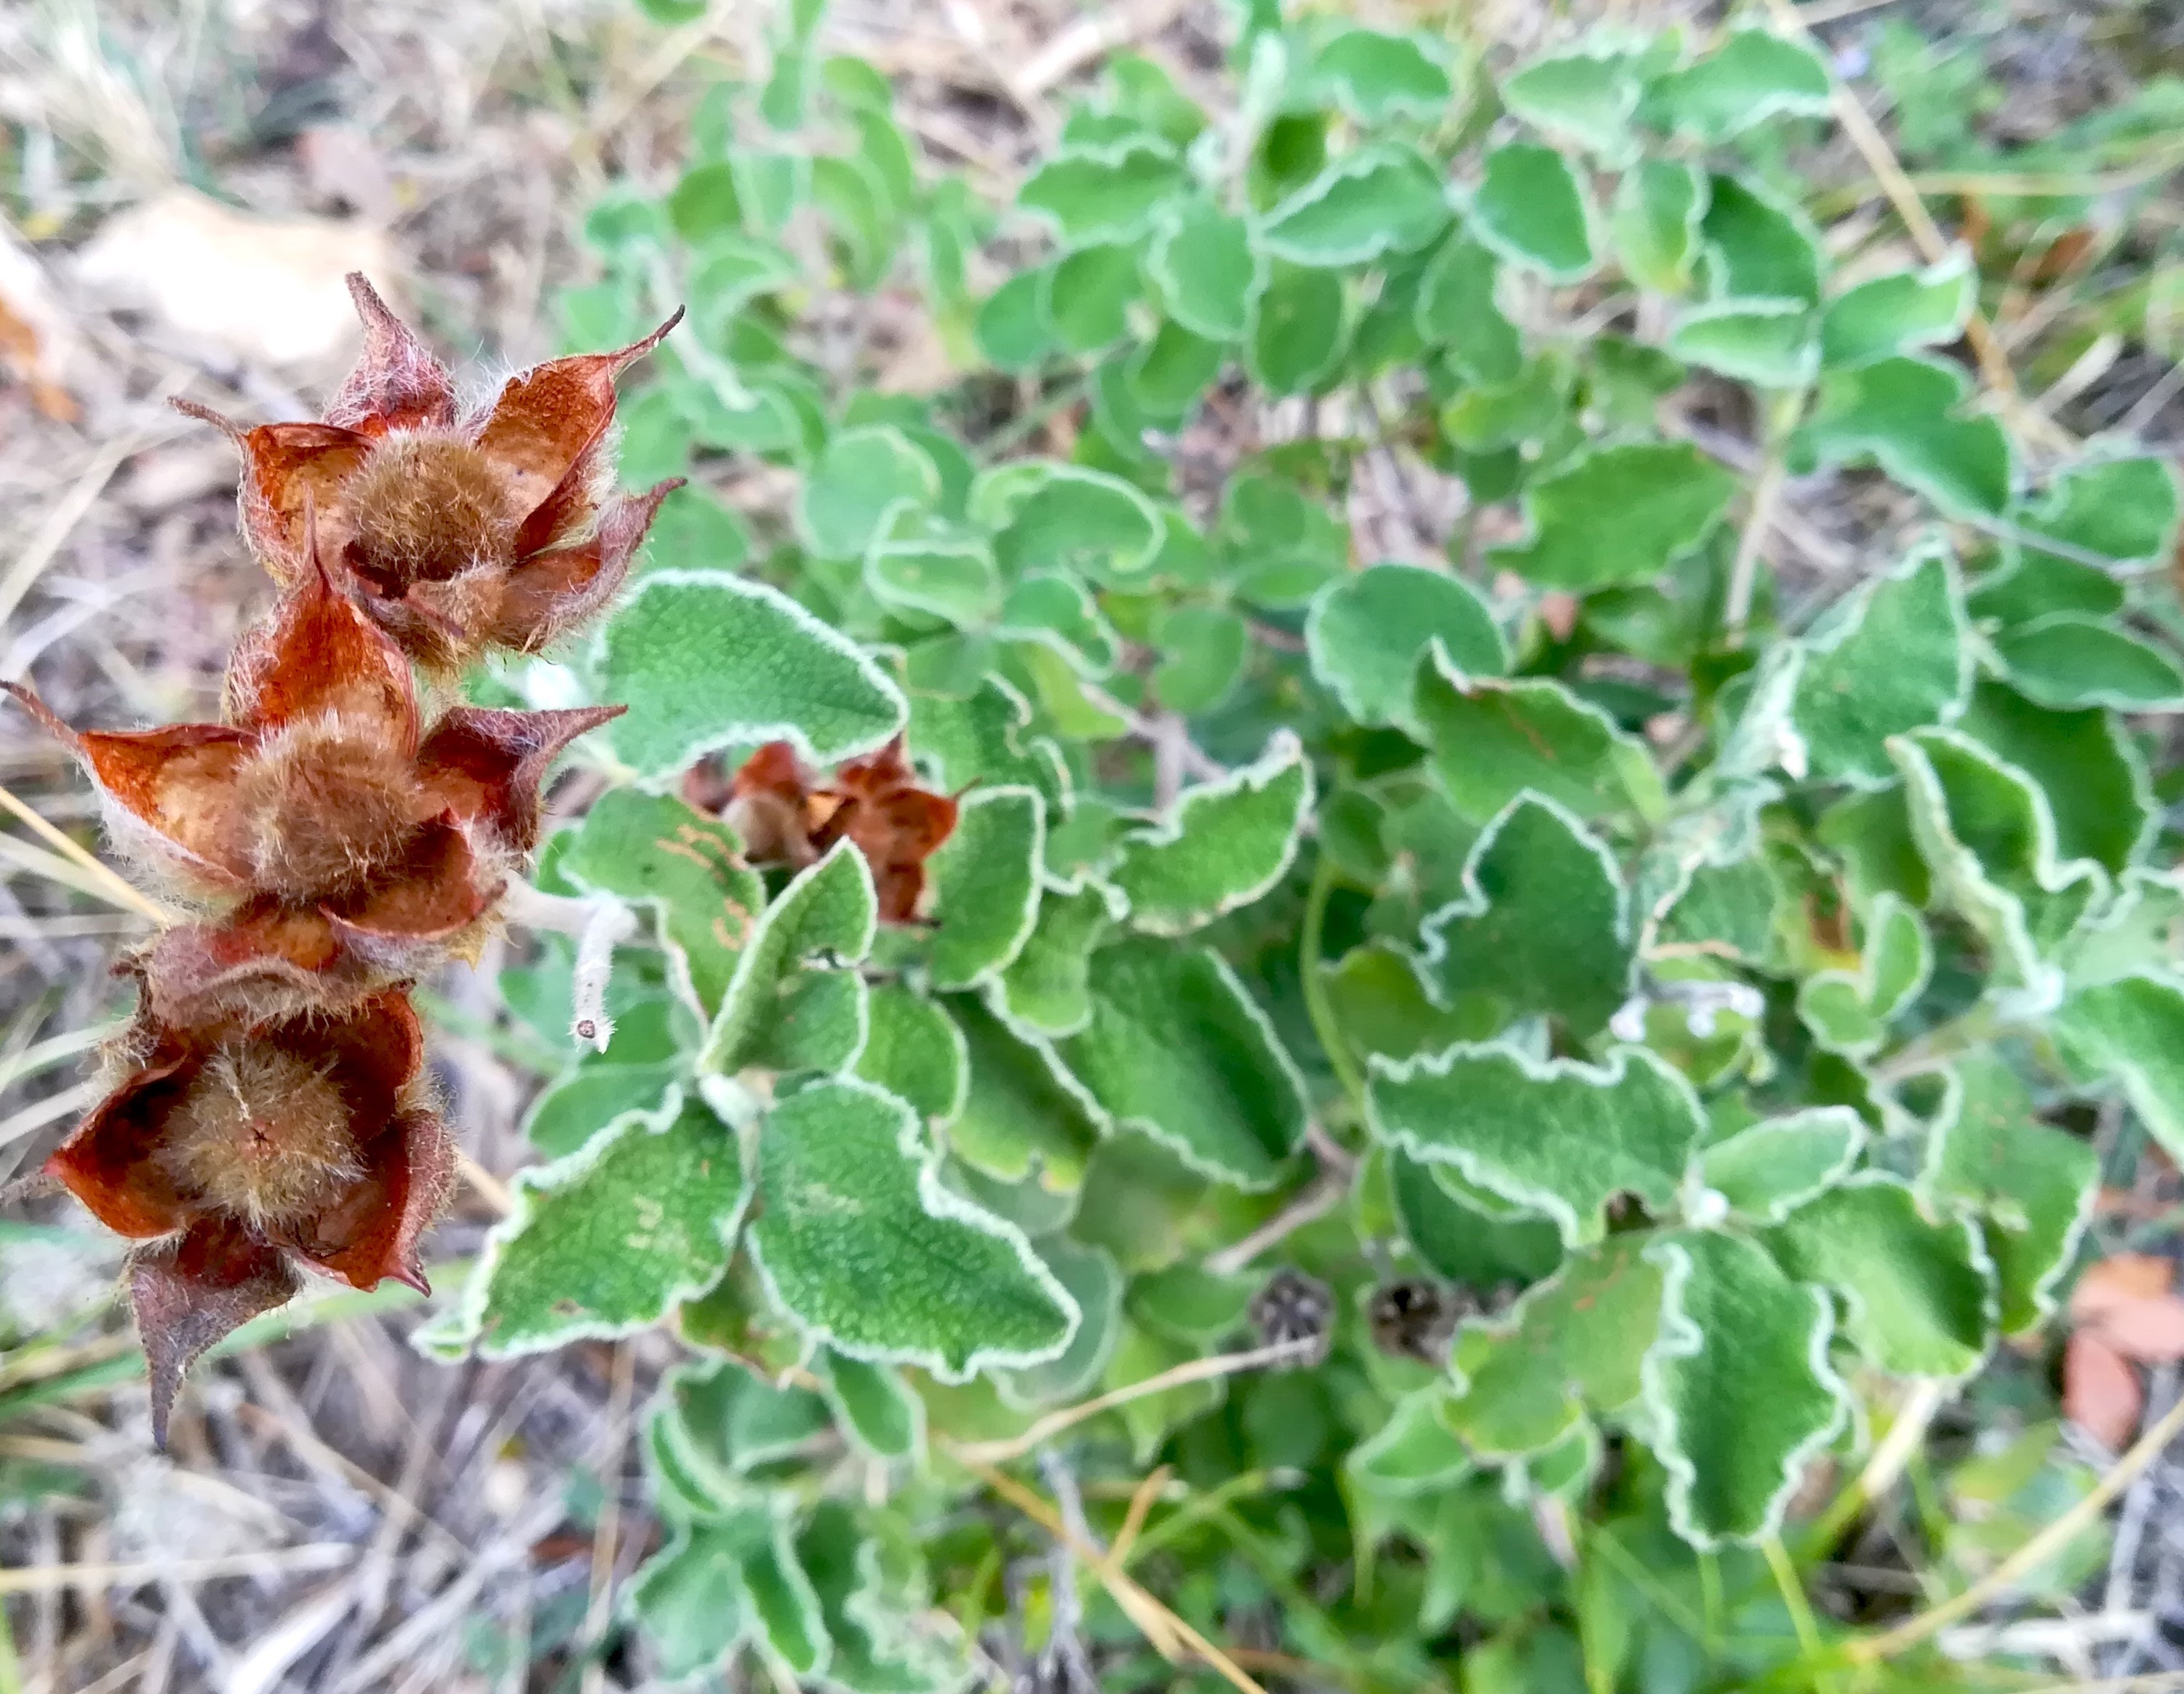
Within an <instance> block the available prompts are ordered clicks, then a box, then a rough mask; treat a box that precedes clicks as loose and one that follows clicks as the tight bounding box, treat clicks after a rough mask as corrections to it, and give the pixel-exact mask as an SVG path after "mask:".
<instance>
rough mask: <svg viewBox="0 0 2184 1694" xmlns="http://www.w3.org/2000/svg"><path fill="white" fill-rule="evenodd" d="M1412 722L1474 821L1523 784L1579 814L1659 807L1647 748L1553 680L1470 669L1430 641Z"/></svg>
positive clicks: (1446, 783)
mask: <svg viewBox="0 0 2184 1694" xmlns="http://www.w3.org/2000/svg"><path fill="white" fill-rule="evenodd" d="M1417 721H1418V725H1419V727H1420V729H1421V730H1422V731H1423V733H1424V736H1425V738H1426V742H1427V744H1428V745H1429V746H1430V747H1431V748H1432V749H1434V755H1435V767H1436V768H1437V769H1438V770H1439V771H1440V778H1441V783H1442V784H1443V786H1444V787H1445V788H1446V789H1447V791H1448V796H1449V799H1450V800H1452V801H1454V802H1455V805H1456V809H1457V811H1458V812H1459V813H1461V814H1462V815H1463V816H1465V817H1467V818H1469V819H1471V820H1472V821H1473V822H1476V823H1482V824H1483V823H1485V822H1486V820H1487V819H1488V818H1490V817H1492V816H1494V815H1495V814H1496V812H1498V811H1501V810H1502V807H1503V806H1505V805H1507V804H1508V803H1509V802H1510V801H1511V800H1514V799H1515V798H1516V797H1517V795H1518V794H1521V793H1523V792H1524V790H1525V789H1526V788H1531V789H1534V790H1535V791H1537V792H1538V793H1540V794H1544V795H1546V797H1547V798H1548V799H1550V800H1557V801H1559V802H1560V803H1561V804H1562V805H1564V806H1567V807H1568V809H1569V810H1570V811H1573V812H1574V813H1575V814H1576V815H1577V816H1580V817H1587V818H1590V817H1598V816H1602V815H1603V814H1606V813H1609V812H1616V811H1624V810H1626V809H1635V811H1638V812H1640V813H1641V815H1644V816H1652V815H1655V814H1657V813H1658V811H1660V809H1661V805H1662V795H1661V786H1660V783H1661V779H1660V777H1659V776H1658V774H1657V773H1656V772H1655V771H1654V768H1653V761H1652V756H1651V755H1649V754H1648V753H1647V752H1646V749H1644V747H1643V746H1641V744H1639V743H1638V742H1637V741H1636V740H1635V739H1633V738H1631V737H1630V736H1628V735H1626V734H1624V733H1623V732H1622V731H1621V730H1620V729H1619V728H1617V727H1615V723H1614V721H1613V719H1611V718H1610V717H1609V716H1607V713H1605V712H1603V711H1602V710H1600V709H1599V708H1598V707H1597V706H1594V705H1588V704H1586V703H1585V701H1582V700H1580V699H1578V698H1577V697H1576V696H1575V695H1574V694H1571V693H1570V692H1569V690H1568V689H1567V688H1564V687H1563V685H1562V684H1561V683H1556V682H1551V681H1549V680H1547V679H1546V678H1545V677H1525V678H1522V679H1519V680H1518V681H1514V682H1504V681H1502V680H1500V679H1497V678H1496V677H1467V676H1465V675H1464V674H1463V672H1462V671H1458V670H1457V668H1456V667H1455V666H1453V665H1452V664H1451V663H1450V662H1449V659H1448V655H1447V654H1446V652H1445V651H1444V650H1443V649H1441V648H1440V646H1439V645H1438V644H1436V645H1435V649H1434V653H1433V662H1432V663H1431V664H1430V665H1428V666H1422V667H1421V668H1420V671H1419V676H1418V705H1417Z"/></svg>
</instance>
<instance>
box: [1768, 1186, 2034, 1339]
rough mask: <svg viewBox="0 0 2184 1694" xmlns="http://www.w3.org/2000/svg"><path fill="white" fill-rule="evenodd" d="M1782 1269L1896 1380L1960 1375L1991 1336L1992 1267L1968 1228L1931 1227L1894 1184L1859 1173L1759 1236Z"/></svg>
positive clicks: (1955, 1221)
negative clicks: (1809, 1289)
mask: <svg viewBox="0 0 2184 1694" xmlns="http://www.w3.org/2000/svg"><path fill="white" fill-rule="evenodd" d="M1766 1240H1767V1245H1768V1247H1769V1250H1770V1251H1772V1252H1773V1253H1774V1255H1775V1258H1776V1259H1777V1260H1778V1261H1779V1262H1780V1264H1781V1266H1782V1268H1783V1269H1785V1270H1786V1271H1787V1272H1789V1273H1790V1274H1791V1276H1793V1277H1796V1278H1797V1279H1799V1280H1801V1281H1803V1282H1816V1283H1819V1284H1824V1285H1825V1286H1826V1287H1829V1288H1831V1289H1834V1290H1836V1292H1838V1293H1839V1294H1841V1296H1842V1297H1843V1302H1844V1314H1843V1322H1842V1333H1843V1335H1844V1336H1845V1337H1846V1338H1847V1340H1849V1341H1850V1342H1851V1344H1852V1345H1853V1346H1855V1347H1856V1348H1857V1349H1858V1351H1860V1352H1861V1353H1863V1354H1864V1355H1865V1357H1867V1358H1868V1359H1869V1360H1870V1361H1871V1362H1873V1363H1874V1364H1875V1365H1876V1366H1878V1367H1879V1368H1880V1369H1882V1370H1885V1371H1888V1372H1890V1373H1892V1374H1895V1375H1897V1376H1927V1377H1939V1378H1942V1379H1946V1380H1951V1381H1953V1380H1956V1379H1960V1378H1963V1377H1965V1376H1969V1375H1970V1374H1971V1373H1972V1372H1974V1371H1975V1370H1977V1369H1978V1368H1980V1366H1981V1364H1982V1363H1983V1362H1985V1361H1986V1352H1987V1346H1988V1343H1989V1341H1990V1340H1991V1339H1992V1335H1993V1333H1994V1303H1995V1295H1994V1283H1993V1278H1992V1267H1991V1266H1989V1265H1988V1263H1987V1262H1986V1252H1985V1251H1984V1250H1983V1249H1982V1247H1981V1245H1980V1240H1979V1237H1978V1235H1977V1234H1975V1232H1974V1231H1973V1229H1972V1228H1971V1226H1970V1224H1969V1223H1966V1222H1965V1221H1964V1219H1962V1218H1948V1219H1947V1220H1946V1221H1942V1222H1936V1221H1934V1220H1933V1219H1931V1218H1928V1217H1927V1216H1926V1215H1925V1213H1924V1212H1922V1211H1921V1210H1920V1208H1919V1201H1918V1197H1917V1196H1916V1195H1914V1194H1913V1192H1912V1191H1911V1188H1910V1185H1909V1184H1907V1183H1905V1182H1903V1180H1902V1179H1900V1178H1897V1177H1893V1176H1890V1175H1887V1174H1886V1173H1883V1172H1880V1171H1868V1172H1864V1173H1861V1174H1860V1175H1858V1176H1855V1177H1853V1178H1851V1179H1849V1180H1848V1181H1847V1182H1846V1183H1843V1184H1841V1186H1839V1187H1836V1188H1832V1189H1830V1190H1828V1191H1827V1192H1826V1193H1825V1194H1822V1195H1818V1196H1816V1197H1815V1198H1814V1199H1813V1200H1811V1201H1808V1202H1806V1204H1804V1205H1802V1206H1799V1207H1798V1208H1797V1210H1796V1211H1794V1212H1791V1214H1790V1215H1789V1217H1788V1218H1786V1219H1784V1220H1783V1222H1782V1223H1780V1224H1778V1225H1776V1226H1775V1228H1773V1229H1769V1231H1768V1232H1767V1236H1766Z"/></svg>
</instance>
